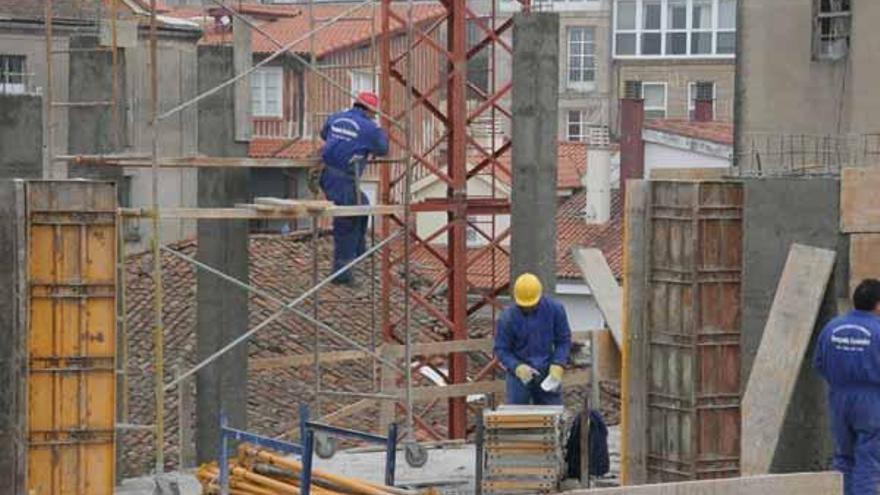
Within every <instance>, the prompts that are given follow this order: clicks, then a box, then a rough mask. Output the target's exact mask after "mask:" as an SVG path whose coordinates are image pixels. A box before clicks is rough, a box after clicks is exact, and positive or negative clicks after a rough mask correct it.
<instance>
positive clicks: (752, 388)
mask: <svg viewBox="0 0 880 495" xmlns="http://www.w3.org/2000/svg"><path fill="white" fill-rule="evenodd" d="M835 256H836V253H835V252H834V251H829V250H827V249H819V248H814V247H809V246H804V245H801V244H792V246H791V249H790V250H789V252H788V259H787V260H786V262H785V268H784V269H783V271H782V277H781V278H780V280H779V285H778V286H777V288H776V296H775V297H774V298H773V305H772V306H771V307H770V314H769V316H768V317H767V324H766V325H765V326H764V335H763V337H762V338H761V345H760V346H759V347H758V353H757V355H756V356H755V362H754V364H753V365H752V371H751V374H750V375H749V383H748V385H747V386H746V390H745V395H744V396H743V401H742V449H741V452H742V453H741V455H742V461H741V466H742V473H743V475H758V474H765V473H768V472H770V464H771V462H772V461H773V455H774V454H775V453H776V444H777V442H778V441H779V433H780V431H781V430H782V423H783V421H784V420H785V411H786V409H787V408H788V403H789V401H790V400H791V394H792V393H793V392H794V386H795V382H796V381H797V376H798V374H799V372H800V369H801V361H803V359H804V354H805V353H806V351H807V346H808V345H809V343H810V338H811V337H812V335H813V327H814V326H815V325H816V318H817V316H818V314H819V307H820V306H821V304H822V300H823V298H824V296H825V289H826V287H827V285H828V279H829V278H830V277H831V271H832V270H833V269H834V258H835Z"/></svg>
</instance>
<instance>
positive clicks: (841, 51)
mask: <svg viewBox="0 0 880 495" xmlns="http://www.w3.org/2000/svg"><path fill="white" fill-rule="evenodd" d="M814 1H815V2H816V3H817V4H818V5H817V7H816V8H815V11H816V18H815V20H814V23H813V58H815V59H816V60H839V59H841V58H843V57H844V56H845V55H846V54H847V52H848V51H849V34H850V28H851V23H852V12H851V11H850V0H814Z"/></svg>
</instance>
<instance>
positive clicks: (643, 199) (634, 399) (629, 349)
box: [620, 180, 651, 485]
mask: <svg viewBox="0 0 880 495" xmlns="http://www.w3.org/2000/svg"><path fill="white" fill-rule="evenodd" d="M650 191H651V188H650V183H649V182H647V181H644V180H630V181H627V183H626V201H625V210H624V236H623V237H624V240H623V246H624V255H623V289H624V290H623V293H624V298H623V335H624V340H623V346H622V349H621V418H620V422H621V482H622V483H623V484H625V485H636V484H641V483H644V482H645V481H646V480H647V477H648V474H647V445H648V442H647V435H648V432H647V425H648V345H647V342H648V339H647V330H646V328H645V324H644V314H645V312H646V311H647V309H648V304H647V303H648V288H647V280H648V276H647V274H648V243H649V240H650V236H649V235H648V229H649V227H650V219H649V217H648V208H649V204H650Z"/></svg>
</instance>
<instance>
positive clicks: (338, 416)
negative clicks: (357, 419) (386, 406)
mask: <svg viewBox="0 0 880 495" xmlns="http://www.w3.org/2000/svg"><path fill="white" fill-rule="evenodd" d="M375 403H376V400H375V399H362V400H359V401H357V402H355V403H353V404H349V405H347V406H345V407H342V408H341V409H337V410H336V411H334V412H332V413H330V414H325V415H324V416H322V417H321V422H323V423H328V424H332V423H335V422H337V421H340V420H343V419H345V418H347V417H349V416H354V415H355V414H359V413H361V412H363V411H365V410H367V409H369V408H370V407H371V406H373V405H374V404H375Z"/></svg>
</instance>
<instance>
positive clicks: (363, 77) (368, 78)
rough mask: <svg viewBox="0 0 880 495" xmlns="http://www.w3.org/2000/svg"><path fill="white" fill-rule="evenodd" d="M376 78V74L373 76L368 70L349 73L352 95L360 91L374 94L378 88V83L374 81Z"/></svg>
mask: <svg viewBox="0 0 880 495" xmlns="http://www.w3.org/2000/svg"><path fill="white" fill-rule="evenodd" d="M378 76H379V75H378V74H373V71H369V70H353V71H351V92H352V94H353V95H356V94H358V93H360V92H361V91H370V92H376V88H378V87H379V83H378V81H377V79H376V78H378ZM352 103H354V98H352Z"/></svg>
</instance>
